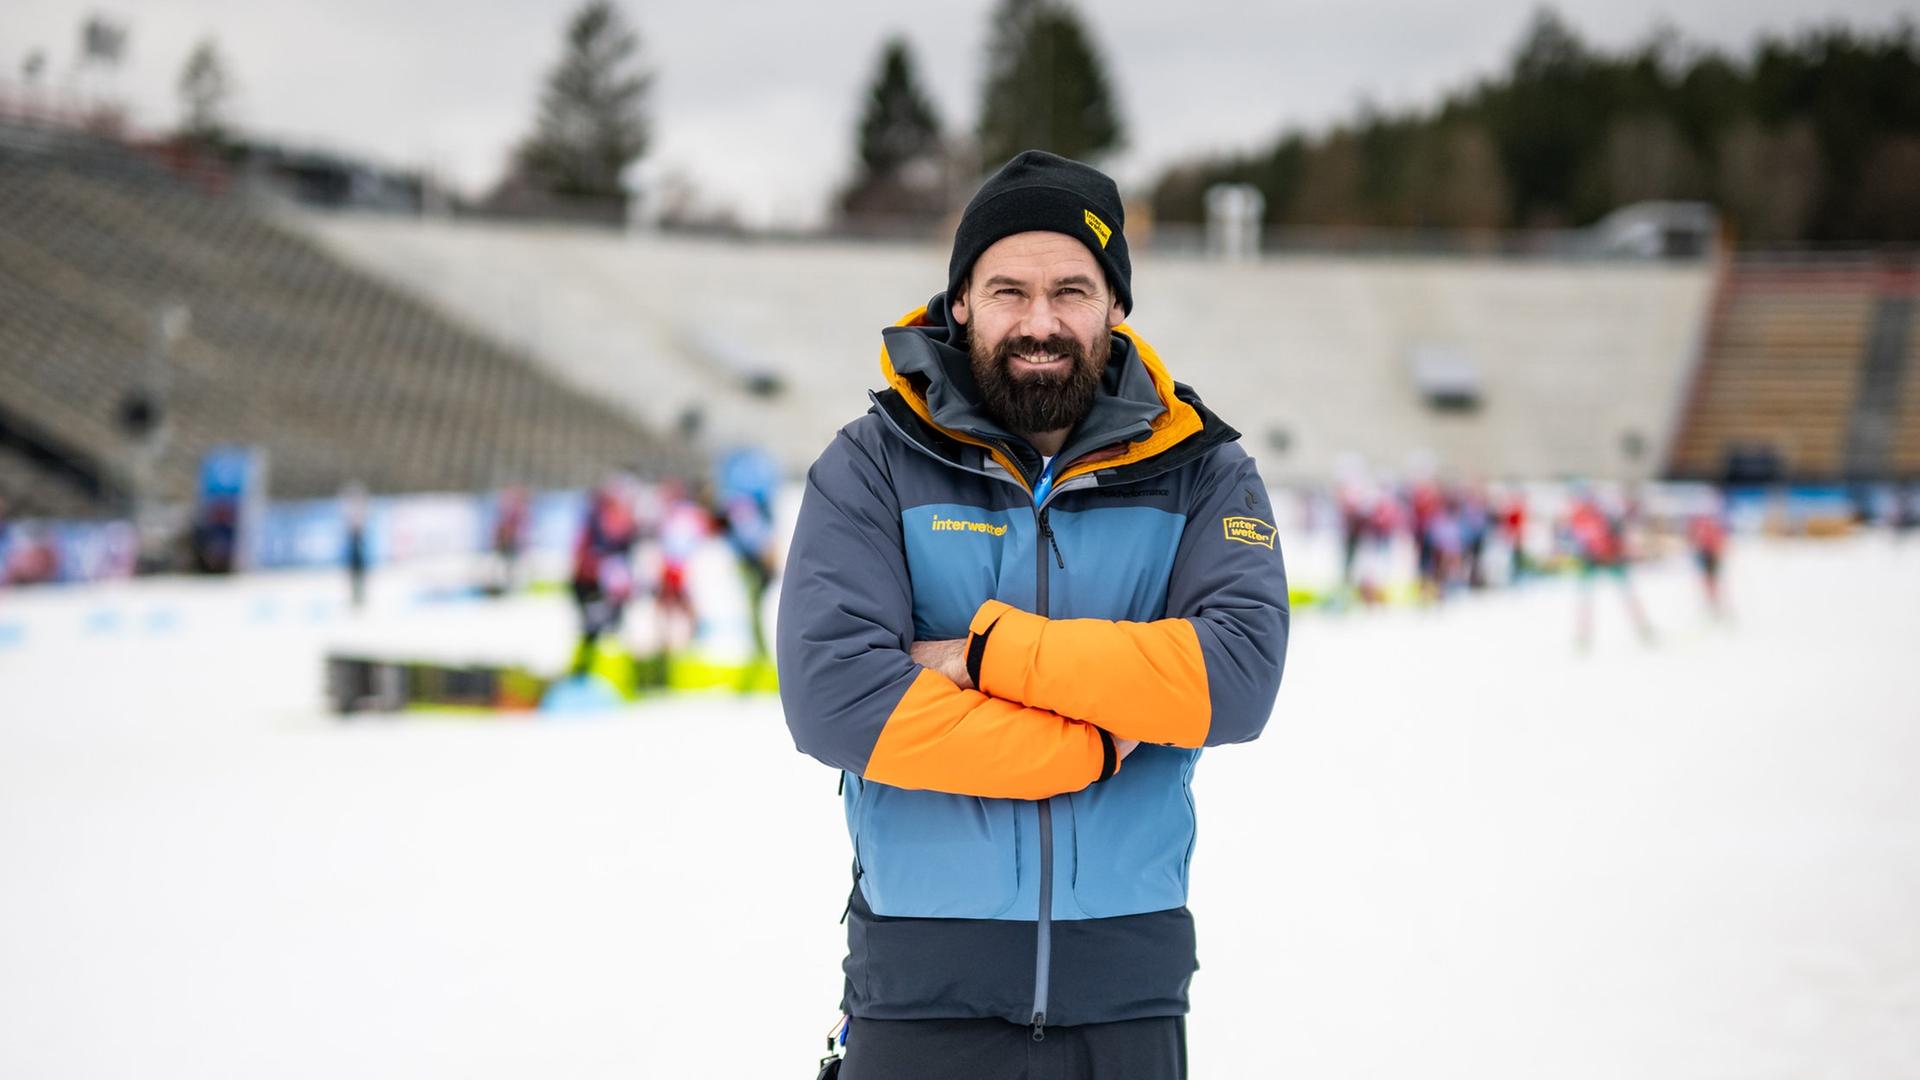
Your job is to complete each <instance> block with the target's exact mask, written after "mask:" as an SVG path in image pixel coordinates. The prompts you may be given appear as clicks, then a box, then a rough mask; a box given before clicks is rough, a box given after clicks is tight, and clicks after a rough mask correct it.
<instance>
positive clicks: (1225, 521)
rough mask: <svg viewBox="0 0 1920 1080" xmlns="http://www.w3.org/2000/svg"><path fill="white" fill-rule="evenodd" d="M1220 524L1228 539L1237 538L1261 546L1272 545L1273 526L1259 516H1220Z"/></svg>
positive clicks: (1268, 546) (1270, 546)
mask: <svg viewBox="0 0 1920 1080" xmlns="http://www.w3.org/2000/svg"><path fill="white" fill-rule="evenodd" d="M1220 524H1221V525H1223V526H1225V527H1226V531H1227V539H1229V540H1238V541H1240V542H1241V543H1243V544H1254V545H1257V546H1259V547H1263V548H1272V547H1273V526H1271V525H1269V524H1267V523H1266V522H1264V521H1261V520H1260V519H1259V518H1254V517H1228V518H1221V519H1220Z"/></svg>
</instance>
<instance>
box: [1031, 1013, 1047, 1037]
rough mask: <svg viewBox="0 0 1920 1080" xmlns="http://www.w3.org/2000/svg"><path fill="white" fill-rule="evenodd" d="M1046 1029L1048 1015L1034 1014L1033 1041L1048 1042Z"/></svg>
mask: <svg viewBox="0 0 1920 1080" xmlns="http://www.w3.org/2000/svg"><path fill="white" fill-rule="evenodd" d="M1046 1027H1047V1014H1046V1013H1034V1014H1033V1041H1034V1042H1046V1041H1047V1032H1046Z"/></svg>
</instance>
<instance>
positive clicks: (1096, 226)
mask: <svg viewBox="0 0 1920 1080" xmlns="http://www.w3.org/2000/svg"><path fill="white" fill-rule="evenodd" d="M1087 228H1089V229H1092V230H1093V235H1095V236H1097V237H1099V238H1100V246H1101V247H1102V248H1104V247H1106V246H1107V239H1108V238H1109V237H1111V236H1112V235H1113V230H1112V229H1109V228H1107V223H1106V222H1104V221H1101V220H1100V215H1098V214H1096V213H1094V212H1093V211H1091V210H1089V211H1087Z"/></svg>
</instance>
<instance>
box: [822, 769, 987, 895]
mask: <svg viewBox="0 0 1920 1080" xmlns="http://www.w3.org/2000/svg"><path fill="white" fill-rule="evenodd" d="M854 848H855V853H856V855H857V856H858V858H859V860H860V869H861V878H860V886H861V891H862V893H863V895H865V896H866V898H867V905H868V906H869V907H871V908H872V909H873V912H874V914H876V915H889V916H895V917H910V918H942V919H991V918H995V917H996V916H999V915H1002V914H1004V913H1005V912H1006V911H1007V909H1008V908H1010V907H1012V906H1013V901H1014V898H1015V896H1016V895H1017V894H1018V892H1019V887H1020V881H1019V850H1018V848H1017V839H1016V824H1015V820H1014V811H1013V803H1012V802H1010V801H1008V800H1006V799H982V798H978V797H976V796H972V795H948V794H946V793H944V792H939V791H908V790H905V789H903V788H896V787H889V786H887V785H886V784H875V783H868V784H866V786H865V789H864V791H863V793H862V796H861V799H860V812H859V815H858V824H857V826H856V828H855V839H854Z"/></svg>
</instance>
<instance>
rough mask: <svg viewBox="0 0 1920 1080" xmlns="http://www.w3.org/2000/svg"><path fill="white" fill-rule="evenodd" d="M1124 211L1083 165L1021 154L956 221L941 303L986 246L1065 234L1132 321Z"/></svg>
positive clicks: (1116, 194) (1116, 195) (1106, 181)
mask: <svg viewBox="0 0 1920 1080" xmlns="http://www.w3.org/2000/svg"><path fill="white" fill-rule="evenodd" d="M1126 224H1127V215H1126V209H1125V208H1124V207H1123V206H1122V205H1121V204H1120V189H1119V188H1117V187H1115V186H1114V183H1113V181H1112V180H1111V179H1110V178H1108V176H1107V174H1105V173H1103V172H1101V171H1100V170H1098V169H1096V168H1094V167H1093V166H1091V165H1083V164H1081V163H1080V162H1078V161H1073V160H1070V159H1068V158H1063V157H1061V156H1060V155H1058V154H1049V153H1047V152H1046V151H1045V150H1026V151H1022V152H1021V153H1020V154H1018V155H1016V156H1015V157H1014V159H1013V160H1012V161H1009V162H1007V163H1006V164H1005V165H1004V166H1002V167H1001V169H1000V171H999V172H997V173H994V174H993V175H992V176H990V177H988V178H987V182H986V183H984V184H982V185H980V190H979V191H978V192H977V193H975V195H974V196H973V201H972V202H969V203H968V204H967V209H966V211H965V212H964V213H962V214H961V215H960V227H959V228H958V229H956V230H954V234H953V258H952V259H950V260H949V261H948V262H947V297H948V300H949V302H951V300H952V298H953V297H954V296H956V295H958V294H959V291H960V281H961V279H962V278H965V277H966V276H967V274H968V272H969V271H971V270H972V269H973V263H974V260H976V259H978V258H979V257H980V253H981V252H983V251H985V250H987V248H989V247H992V246H993V243H994V241H996V240H999V239H1001V238H1003V237H1008V236H1012V235H1013V234H1015V233H1023V232H1057V233H1065V234H1067V235H1068V236H1071V237H1073V238H1074V239H1075V240H1078V241H1080V242H1081V243H1083V244H1085V245H1087V250H1088V251H1091V252H1092V253H1093V257H1094V260H1095V261H1097V262H1098V263H1099V264H1100V266H1101V268H1103V269H1104V270H1106V272H1107V283H1108V284H1109V285H1111V286H1112V287H1113V291H1114V293H1115V294H1116V295H1117V296H1118V298H1119V300H1120V306H1121V307H1122V308H1124V309H1126V311H1127V313H1128V314H1129V315H1131V314H1132V313H1133V263H1132V262H1131V261H1130V260H1129V259H1128V258H1127V237H1126V234H1125V233H1124V232H1123V230H1124V229H1125V227H1126Z"/></svg>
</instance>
